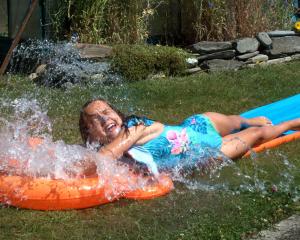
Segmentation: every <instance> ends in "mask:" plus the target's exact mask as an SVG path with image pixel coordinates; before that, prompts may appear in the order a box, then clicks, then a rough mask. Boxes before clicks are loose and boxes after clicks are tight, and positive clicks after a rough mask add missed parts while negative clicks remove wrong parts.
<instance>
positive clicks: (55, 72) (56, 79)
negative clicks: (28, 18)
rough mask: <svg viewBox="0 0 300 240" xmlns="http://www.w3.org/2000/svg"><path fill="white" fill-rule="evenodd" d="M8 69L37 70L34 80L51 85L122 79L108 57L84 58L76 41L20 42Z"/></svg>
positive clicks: (12, 71)
mask: <svg viewBox="0 0 300 240" xmlns="http://www.w3.org/2000/svg"><path fill="white" fill-rule="evenodd" d="M9 72H10V73H23V74H32V73H34V74H33V75H34V76H33V78H34V80H35V82H37V83H39V84H42V85H45V86H50V87H62V88H70V87H72V86H73V85H74V84H79V83H80V84H92V83H95V82H96V83H97V82H98V83H99V82H100V83H105V84H110V83H117V84H120V83H121V82H122V78H121V76H120V75H118V74H116V73H113V72H112V71H110V64H109V62H108V61H94V60H86V59H82V58H81V57H80V54H79V50H78V49H77V48H75V46H74V44H73V43H53V42H51V41H48V40H45V41H38V40H29V41H26V42H24V43H22V44H20V45H19V46H18V47H17V48H16V49H15V50H14V53H13V56H12V60H11V62H10V68H9Z"/></svg>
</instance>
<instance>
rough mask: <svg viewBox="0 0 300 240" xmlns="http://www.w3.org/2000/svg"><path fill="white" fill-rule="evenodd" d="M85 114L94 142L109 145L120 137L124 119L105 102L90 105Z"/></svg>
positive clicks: (95, 102) (99, 101)
mask: <svg viewBox="0 0 300 240" xmlns="http://www.w3.org/2000/svg"><path fill="white" fill-rule="evenodd" d="M84 112H85V116H86V122H87V127H88V129H89V135H90V137H91V140H92V141H99V142H100V143H101V144H107V143H110V142H111V141H113V140H114V139H115V138H116V137H117V136H118V135H119V133H120V131H121V128H122V119H121V117H120V116H119V115H118V114H117V113H116V112H115V111H114V110H113V109H112V108H111V107H110V106H109V105H108V104H107V103H106V102H105V101H101V100H97V101H94V102H92V103H90V104H89V105H88V106H87V107H86V108H85V109H84Z"/></svg>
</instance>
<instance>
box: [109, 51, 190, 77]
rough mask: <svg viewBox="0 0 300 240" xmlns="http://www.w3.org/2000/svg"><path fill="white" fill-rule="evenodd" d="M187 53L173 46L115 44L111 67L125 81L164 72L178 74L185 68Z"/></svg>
mask: <svg viewBox="0 0 300 240" xmlns="http://www.w3.org/2000/svg"><path fill="white" fill-rule="evenodd" d="M186 57H187V53H186V52H184V51H183V50H181V49H179V48H175V47H166V46H148V45H117V46H115V47H114V48H113V58H112V69H113V70H115V71H117V72H120V73H121V74H122V75H123V76H124V77H125V79H126V80H127V81H137V80H142V79H145V78H147V77H148V76H149V75H152V74H157V73H164V74H165V75H166V76H175V75H180V74H182V73H183V72H184V70H185V69H186V67H187V66H186Z"/></svg>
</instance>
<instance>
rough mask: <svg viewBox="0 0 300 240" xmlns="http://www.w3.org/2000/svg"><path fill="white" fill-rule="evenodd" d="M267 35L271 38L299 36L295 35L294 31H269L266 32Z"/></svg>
mask: <svg viewBox="0 0 300 240" xmlns="http://www.w3.org/2000/svg"><path fill="white" fill-rule="evenodd" d="M267 34H268V35H269V36H270V37H271V38H272V37H285V36H296V35H299V34H298V33H295V32H294V31H278V30H277V31H271V32H267Z"/></svg>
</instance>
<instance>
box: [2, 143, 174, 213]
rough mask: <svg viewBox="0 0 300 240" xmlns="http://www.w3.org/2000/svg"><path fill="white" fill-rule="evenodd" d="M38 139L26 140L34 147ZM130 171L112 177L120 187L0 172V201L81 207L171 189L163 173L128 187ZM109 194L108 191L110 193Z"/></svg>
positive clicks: (148, 196) (157, 194)
mask: <svg viewBox="0 0 300 240" xmlns="http://www.w3.org/2000/svg"><path fill="white" fill-rule="evenodd" d="M41 142H42V140H41V139H39V138H31V139H29V141H28V143H29V145H30V146H31V147H33V148H35V147H36V146H37V145H38V144H40V143H41ZM140 177H141V176H137V175H135V174H132V175H131V176H130V178H131V179H130V181H128V179H127V178H128V176H126V177H124V176H120V175H118V176H114V179H112V181H114V183H116V185H117V186H121V189H112V186H110V184H107V185H106V184H103V183H101V177H100V176H99V177H98V176H96V177H88V178H74V179H49V178H43V177H40V178H32V177H28V176H17V175H7V174H5V173H1V174H0V203H4V204H7V205H11V206H14V207H18V208H26V209H34V210H66V209H83V208H89V207H94V206H98V205H101V204H105V203H109V202H112V201H115V200H117V199H120V198H127V199H134V200H145V199H152V198H156V197H160V196H163V195H165V194H167V193H169V192H170V191H171V190H172V189H173V182H172V180H171V178H170V177H168V176H167V175H164V174H161V175H160V176H159V177H158V179H156V180H155V181H152V182H150V183H149V184H147V185H146V186H144V187H141V188H134V189H131V187H130V186H126V183H128V182H135V181H138V178H140ZM111 192H112V194H109V193H111Z"/></svg>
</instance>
